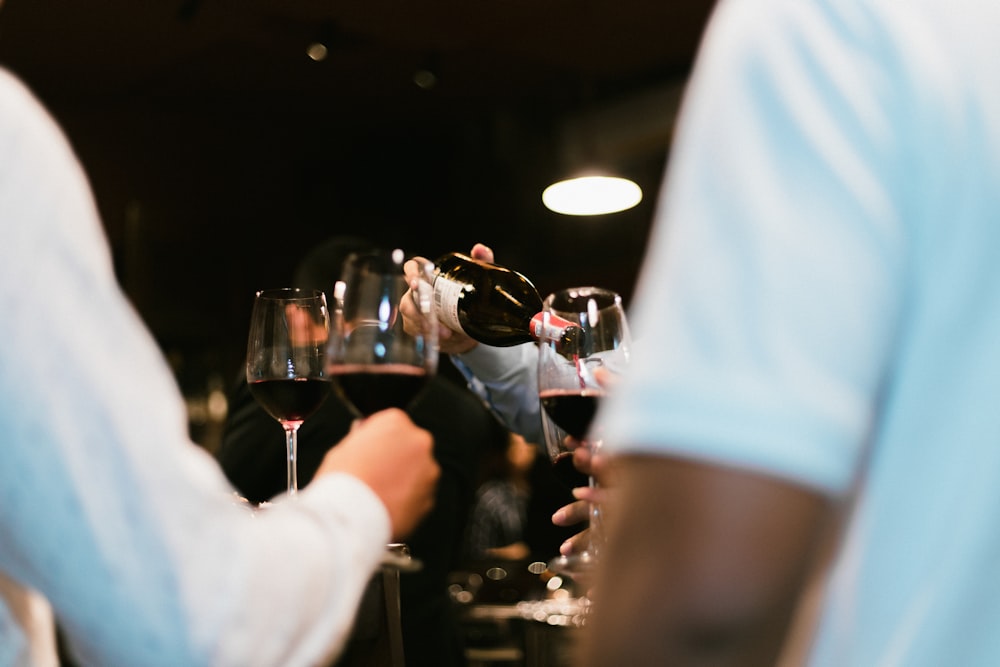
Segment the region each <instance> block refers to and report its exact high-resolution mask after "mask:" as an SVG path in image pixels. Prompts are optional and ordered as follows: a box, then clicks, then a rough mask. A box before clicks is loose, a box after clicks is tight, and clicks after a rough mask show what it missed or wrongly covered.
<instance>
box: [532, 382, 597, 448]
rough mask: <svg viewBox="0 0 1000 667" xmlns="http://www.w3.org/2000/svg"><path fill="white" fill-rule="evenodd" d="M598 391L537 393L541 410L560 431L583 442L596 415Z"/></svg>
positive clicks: (550, 390)
mask: <svg viewBox="0 0 1000 667" xmlns="http://www.w3.org/2000/svg"><path fill="white" fill-rule="evenodd" d="M601 396H602V393H601V392H600V391H599V390H595V389H584V390H582V391H580V390H573V389H547V390H543V391H541V392H539V394H538V397H539V399H541V402H542V408H544V409H545V412H546V413H547V414H548V415H549V417H550V418H551V419H552V421H554V422H555V423H556V425H557V426H558V427H559V428H561V429H562V430H564V431H566V432H567V433H568V434H570V435H571V436H572V437H574V438H576V439H577V440H581V441H582V440H583V439H584V438H585V437H586V435H587V430H588V429H589V428H590V424H591V422H592V421H594V415H595V414H597V406H598V402H599V400H600V398H601Z"/></svg>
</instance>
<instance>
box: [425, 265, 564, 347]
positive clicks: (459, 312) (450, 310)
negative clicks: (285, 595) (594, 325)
mask: <svg viewBox="0 0 1000 667" xmlns="http://www.w3.org/2000/svg"><path fill="white" fill-rule="evenodd" d="M434 264H435V271H434V283H433V291H434V296H433V298H434V309H435V310H436V311H437V313H438V317H439V318H440V319H441V321H442V322H443V323H444V324H445V325H446V326H447V327H448V328H450V329H454V330H456V331H462V332H464V333H465V334H466V335H467V336H469V337H470V338H473V339H474V340H477V341H479V342H480V343H484V344H486V345H493V346H495V347H509V346H511V345H519V344H521V343H530V342H532V341H538V340H554V341H567V342H568V341H571V340H573V339H575V337H576V336H578V335H579V333H580V329H579V327H578V326H577V325H576V324H575V323H574V322H571V321H569V320H562V319H559V318H553V317H551V316H550V317H548V318H543V317H542V298H541V297H540V296H539V295H538V290H536V289H535V286H534V285H533V284H532V283H531V281H530V280H528V279H527V278H526V277H525V276H523V275H522V274H520V273H518V272H517V271H514V270H512V269H508V268H506V267H503V266H499V265H497V264H491V263H489V262H485V261H483V260H479V259H474V258H472V257H469V256H468V255H463V254H460V253H449V254H447V255H444V256H442V257H439V258H438V259H437V260H436V261H435V262H434Z"/></svg>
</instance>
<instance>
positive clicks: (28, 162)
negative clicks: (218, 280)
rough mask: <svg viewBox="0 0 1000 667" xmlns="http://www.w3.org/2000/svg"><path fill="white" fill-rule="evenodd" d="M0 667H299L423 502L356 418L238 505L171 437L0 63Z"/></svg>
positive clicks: (52, 155)
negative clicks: (302, 463) (61, 658)
mask: <svg viewBox="0 0 1000 667" xmlns="http://www.w3.org/2000/svg"><path fill="white" fill-rule="evenodd" d="M0 146H2V154H3V156H4V161H3V164H2V166H0V210H2V211H3V215H2V216H0V236H2V239H3V241H2V243H0V285H2V286H3V287H2V289H0V313H2V316H0V340H2V341H3V346H2V348H0V405H2V408H0V432H2V433H3V436H2V442H3V446H2V448H0V449H2V452H3V453H2V457H0V536H2V537H0V665H4V666H5V667H6V666H7V665H25V664H31V665H52V664H55V660H56V658H55V649H54V632H53V614H52V612H53V611H54V613H55V618H56V619H58V622H59V624H60V627H61V629H62V630H63V632H64V636H65V638H66V640H67V643H68V646H69V650H70V653H71V655H72V658H73V660H74V661H78V662H79V663H81V664H86V665H143V666H144V667H150V666H156V665H170V666H176V665H186V666H193V665H213V666H218V665H238V666H241V667H242V666H245V665H281V666H282V667H286V666H291V665H314V664H317V663H320V662H321V661H323V660H325V659H328V658H330V657H331V656H333V655H334V654H336V653H337V651H338V650H339V649H340V647H341V646H342V644H343V641H344V639H345V637H346V635H347V633H348V631H349V629H350V627H351V623H352V620H353V617H354V614H355V610H356V608H357V605H358V601H359V599H360V596H361V594H362V591H363V590H364V588H365V586H366V584H367V583H368V581H369V578H370V577H371V575H372V573H373V572H374V571H375V569H376V568H377V567H378V565H379V562H380V560H381V558H382V556H383V554H384V551H385V544H386V542H387V541H389V540H390V539H394V538H395V539H398V538H403V537H405V536H406V535H408V534H409V533H410V532H411V530H412V529H413V528H414V526H415V525H416V524H417V523H418V521H419V520H420V518H421V517H422V516H423V515H424V514H425V513H426V512H427V510H428V509H429V508H430V506H431V503H432V499H433V492H434V485H435V481H436V478H437V475H438V467H437V465H436V464H435V463H434V461H433V459H432V457H431V451H432V439H431V437H430V435H429V434H428V433H427V432H426V431H424V430H423V429H420V428H418V427H416V426H414V425H413V423H412V422H411V421H410V420H409V418H408V417H407V416H406V415H405V414H404V413H403V412H401V411H398V410H392V411H385V412H383V413H380V414H378V415H375V416H373V417H372V418H370V419H368V420H366V421H365V422H364V424H362V425H360V426H359V427H358V428H356V429H355V430H354V431H352V432H351V433H350V434H349V435H348V436H347V437H346V438H345V439H344V440H343V442H342V443H341V444H340V445H338V446H337V447H335V448H333V449H332V450H330V452H329V453H328V454H327V455H325V456H324V459H323V462H322V464H321V465H320V467H319V470H318V472H317V474H316V477H315V479H314V481H313V482H312V483H311V484H310V485H309V486H308V487H307V488H305V489H304V490H303V491H302V492H301V493H300V494H299V496H298V497H297V498H296V499H295V500H289V501H286V502H279V503H277V504H275V505H274V506H273V507H272V508H270V509H269V510H268V511H267V512H265V513H262V514H259V515H257V516H254V515H252V514H251V513H249V512H247V511H246V510H245V509H244V508H243V507H242V506H240V505H239V504H237V503H235V502H233V500H232V494H233V487H232V486H231V485H230V484H229V482H228V481H227V480H226V479H225V477H224V476H223V474H222V471H221V470H220V469H219V466H218V464H216V463H215V461H213V460H212V458H211V457H210V456H209V455H208V454H207V453H206V452H205V451H204V450H203V449H201V448H200V447H198V446H197V445H195V444H194V443H192V442H191V441H190V439H189V436H188V432H187V418H186V414H185V405H184V401H183V399H182V397H181V395H180V392H179V391H178V388H177V386H176V383H175V381H174V378H173V377H172V375H171V372H170V370H169V367H168V366H167V364H166V362H165V360H164V358H163V356H162V354H161V352H160V350H159V348H158V347H157V346H156V343H155V341H154V340H153V338H152V336H151V335H150V333H149V332H148V331H147V329H146V328H145V326H144V325H143V323H142V322H141V320H140V318H139V317H138V315H137V314H136V312H135V311H134V309H133V308H132V307H131V305H130V304H129V302H128V300H127V298H126V297H125V295H124V294H123V293H122V291H121V289H120V287H119V285H118V284H117V282H116V280H115V276H114V273H113V270H112V264H111V257H110V252H109V248H108V245H107V242H106V239H105V236H104V232H103V230H102V227H101V224H100V221H99V219H98V214H97V209H96V206H95V202H94V200H93V196H92V194H91V191H90V188H89V185H88V183H87V181H86V177H85V175H84V173H83V170H82V168H81V166H80V164H79V163H78V161H77V159H76V157H75V156H74V154H73V152H72V150H71V148H70V146H69V144H68V142H67V141H66V139H65V137H64V136H63V135H62V133H61V132H60V130H59V128H58V127H57V125H56V124H55V122H54V121H53V119H52V118H51V117H50V116H49V115H48V114H47V113H46V112H45V110H44V109H43V108H42V107H41V105H40V104H39V103H38V102H37V100H36V99H35V98H34V97H33V96H32V94H31V93H30V92H29V91H28V90H27V89H26V88H25V87H24V86H23V85H22V84H21V83H20V82H19V81H17V80H16V79H15V78H14V77H13V76H12V75H10V74H9V73H7V72H6V71H2V70H0Z"/></svg>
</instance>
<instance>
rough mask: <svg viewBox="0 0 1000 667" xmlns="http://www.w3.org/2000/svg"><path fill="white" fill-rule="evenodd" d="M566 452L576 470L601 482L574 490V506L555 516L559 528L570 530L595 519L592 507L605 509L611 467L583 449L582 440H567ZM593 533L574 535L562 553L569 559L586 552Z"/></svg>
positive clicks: (557, 512) (564, 546)
mask: <svg viewBox="0 0 1000 667" xmlns="http://www.w3.org/2000/svg"><path fill="white" fill-rule="evenodd" d="M566 447H567V449H569V450H571V451H572V453H573V467H574V468H576V469H577V470H578V471H580V472H581V473H583V474H584V475H588V476H591V477H592V478H594V479H600V480H601V483H600V484H594V485H592V486H579V487H577V488H575V489H573V497H574V498H575V499H576V500H575V501H574V502H572V503H570V504H568V505H564V506H563V507H560V508H559V509H558V510H556V512H555V513H554V514H553V515H552V523H553V524H555V525H557V526H562V527H569V526H575V525H577V524H580V523H583V522H585V521H589V520H591V519H593V511H592V509H593V507H594V506H602V507H603V506H604V505H605V503H606V501H607V499H608V488H609V481H608V479H607V478H608V476H609V468H610V467H609V466H608V464H607V461H606V459H605V457H603V456H601V455H599V454H595V453H593V452H592V451H591V450H590V448H589V447H585V446H583V444H582V443H581V442H580V441H579V440H575V439H573V438H567V440H566ZM590 540H591V533H590V529H589V528H586V529H584V530H582V531H580V532H579V533H576V534H574V535H573V536H571V537H570V538H569V539H567V540H566V541H565V542H563V543H562V544H561V545H560V546H559V553H560V554H562V555H563V556H569V555H571V554H573V553H576V552H578V551H584V550H586V549H587V546H588V545H589V544H590Z"/></svg>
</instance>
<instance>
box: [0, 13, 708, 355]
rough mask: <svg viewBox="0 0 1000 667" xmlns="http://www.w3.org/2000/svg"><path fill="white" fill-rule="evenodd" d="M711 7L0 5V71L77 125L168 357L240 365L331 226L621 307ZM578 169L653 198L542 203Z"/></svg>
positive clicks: (113, 237) (123, 265) (136, 297)
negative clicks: (450, 254) (256, 331)
mask: <svg viewBox="0 0 1000 667" xmlns="http://www.w3.org/2000/svg"><path fill="white" fill-rule="evenodd" d="M711 5H712V2H710V1H709V0H503V1H502V2H477V1H471V2H470V1H465V2H459V1H457V0H424V1H416V0H366V1H364V2H340V3H338V2H333V1H332V0H327V1H325V2H321V1H318V0H170V1H164V0H87V1H86V2H71V1H67V0H6V2H4V4H3V6H2V8H0V62H2V63H3V64H4V65H5V66H7V67H8V68H10V69H12V70H13V71H14V72H15V73H17V74H18V75H19V76H21V78H22V79H24V80H25V81H26V82H27V83H28V85H29V86H30V87H32V88H33V89H34V90H35V92H36V93H37V94H38V95H39V97H41V99H42V100H43V102H44V103H45V104H46V105H47V106H48V107H49V109H50V110H51V111H52V113H53V114H54V115H55V116H56V118H57V119H58V120H59V121H60V123H61V124H62V125H63V127H64V128H65V129H66V132H67V134H68V136H69V138H70V140H71V141H72V143H73V144H74V146H75V148H76V150H77V151H78V154H79V155H80V157H81V160H82V161H83V163H84V166H85V168H86V169H87V171H88V173H89V174H90V177H91V180H92V183H93V186H94V190H95V193H96V195H97V199H98V204H99V206H100V209H101V213H102V216H103V218H104V222H105V226H106V229H107V232H108V238H109V241H110V243H111V245H112V248H113V250H114V254H115V261H116V268H117V270H118V275H119V277H120V279H121V281H122V284H123V285H124V286H125V289H126V290H127V292H128V293H129V295H130V297H131V298H132V299H133V301H134V302H135V303H136V305H137V307H138V309H139V310H140V312H141V313H142V315H143V316H144V317H145V318H146V320H147V322H149V324H150V327H151V328H152V330H153V332H154V334H155V335H156V336H157V337H158V338H159V340H160V341H161V343H162V345H163V346H164V348H165V349H166V350H167V351H170V352H175V353H177V354H178V355H186V357H187V358H188V359H189V362H188V363H189V364H191V365H192V366H193V367H196V368H197V369H199V370H198V372H199V373H200V372H201V371H202V370H203V369H204V368H206V367H212V368H221V369H223V370H225V371H226V372H228V371H229V369H230V367H231V366H232V365H233V363H234V360H236V361H235V363H238V357H239V355H240V354H241V353H242V346H243V340H242V337H243V336H244V335H245V326H246V322H245V318H246V317H247V315H248V312H249V310H248V308H249V302H250V298H251V295H252V292H253V290H255V289H257V288H260V287H263V286H270V285H277V284H286V283H288V282H289V280H290V275H291V270H292V267H293V266H294V264H295V261H296V260H297V259H298V258H299V257H300V256H301V255H302V254H303V253H304V252H305V251H306V250H308V248H309V247H311V246H312V245H313V244H315V243H317V242H318V241H319V240H321V239H323V238H325V237H327V236H330V235H333V234H344V233H348V234H362V235H365V236H369V237H373V238H375V239H376V240H378V241H380V242H382V243H385V244H393V245H399V246H402V247H404V248H405V249H407V250H408V251H410V252H414V253H420V254H426V255H431V256H436V255H438V254H441V253H443V252H446V251H449V250H455V249H457V250H467V249H468V247H469V246H470V245H471V243H472V242H473V241H477V240H482V241H485V242H487V243H489V244H490V245H492V246H493V247H494V248H495V249H496V251H497V258H498V261H501V262H502V263H505V264H508V265H510V266H512V267H514V268H517V269H520V270H522V271H523V272H524V273H526V274H527V275H529V276H530V277H532V278H533V279H534V280H535V282H536V285H537V286H538V287H539V291H541V292H543V293H544V292H546V291H548V290H550V289H553V288H555V287H559V286H566V285H568V284H570V283H601V284H605V285H607V286H609V287H612V288H615V289H618V290H620V291H622V292H623V294H625V295H626V298H627V296H628V294H629V293H630V290H631V287H632V284H633V282H634V279H635V273H636V270H637V268H638V264H639V261H640V259H641V255H642V250H643V248H644V245H645V239H646V234H647V232H648V228H649V221H650V218H651V216H652V209H653V203H654V201H655V196H656V188H657V186H658V183H659V178H660V175H661V172H662V168H663V165H664V161H665V159H666V155H667V147H668V143H669V133H670V127H671V124H672V119H673V113H674V111H675V106H676V99H677V94H678V92H679V90H680V88H681V87H682V85H683V81H684V78H685V76H686V74H687V72H688V70H689V67H690V64H691V60H692V57H693V54H694V51H695V48H696V46H697V43H698V40H699V38H700V35H701V32H702V29H703V26H704V23H705V21H706V19H707V16H708V14H709V11H710V9H711ZM316 41H322V42H323V43H324V44H325V45H326V47H327V56H326V58H325V59H323V60H320V61H314V60H311V59H309V58H308V57H307V56H306V49H307V47H308V46H309V44H311V43H313V42H316ZM418 72H429V73H431V74H432V75H433V85H426V82H425V86H424V87H421V86H418V85H417V84H416V83H415V82H414V75H415V74H417V73H418ZM423 76H424V77H425V79H424V80H425V81H426V79H427V74H424V75H423ZM582 155H587V156H596V157H597V158H599V159H601V160H602V161H604V162H605V163H607V164H608V165H610V166H612V167H614V168H616V169H618V170H620V171H622V172H624V173H627V174H629V175H632V176H633V177H634V178H636V180H638V181H639V182H640V185H642V186H643V188H644V190H645V191H646V198H645V200H644V202H643V203H642V204H640V205H639V206H638V207H636V208H635V209H633V210H631V211H628V212H625V213H619V214H614V215H609V216H602V217H600V218H597V219H587V220H581V219H576V218H566V217H563V216H559V215H556V214H553V213H550V212H548V211H545V210H544V209H543V207H542V206H541V203H540V193H541V189H542V187H543V186H544V185H545V183H546V182H547V179H549V178H551V177H552V176H554V175H556V174H558V173H560V172H564V171H566V170H568V169H570V168H571V162H570V160H571V158H573V157H574V156H582Z"/></svg>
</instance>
